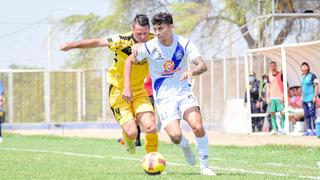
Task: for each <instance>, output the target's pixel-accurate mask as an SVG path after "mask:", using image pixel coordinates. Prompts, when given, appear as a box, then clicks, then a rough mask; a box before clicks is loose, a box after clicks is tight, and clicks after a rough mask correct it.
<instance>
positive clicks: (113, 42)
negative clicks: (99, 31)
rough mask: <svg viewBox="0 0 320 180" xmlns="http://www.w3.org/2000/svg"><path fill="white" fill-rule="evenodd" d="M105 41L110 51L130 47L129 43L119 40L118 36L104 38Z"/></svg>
mask: <svg viewBox="0 0 320 180" xmlns="http://www.w3.org/2000/svg"><path fill="white" fill-rule="evenodd" d="M106 40H107V41H108V44H109V48H110V49H111V50H116V49H124V48H126V47H128V46H130V45H131V44H130V42H129V41H126V40H123V39H121V38H120V34H115V35H112V36H109V37H106Z"/></svg>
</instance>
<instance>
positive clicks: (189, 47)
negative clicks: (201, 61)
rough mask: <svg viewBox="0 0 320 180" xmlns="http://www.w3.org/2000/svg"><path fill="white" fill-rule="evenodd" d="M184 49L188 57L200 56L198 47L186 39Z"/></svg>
mask: <svg viewBox="0 0 320 180" xmlns="http://www.w3.org/2000/svg"><path fill="white" fill-rule="evenodd" d="M185 50H186V52H187V54H188V58H189V59H194V58H196V57H199V56H201V55H200V52H199V50H198V48H197V47H196V46H195V45H194V44H193V43H192V42H191V41H188V43H187V44H186V47H185Z"/></svg>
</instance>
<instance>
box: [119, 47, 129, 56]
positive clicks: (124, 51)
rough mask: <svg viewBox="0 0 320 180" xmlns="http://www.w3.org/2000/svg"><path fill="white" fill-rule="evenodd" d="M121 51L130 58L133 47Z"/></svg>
mask: <svg viewBox="0 0 320 180" xmlns="http://www.w3.org/2000/svg"><path fill="white" fill-rule="evenodd" d="M121 51H122V52H123V53H125V54H126V55H128V56H130V54H131V53H132V49H131V47H126V48H124V49H122V50H121Z"/></svg>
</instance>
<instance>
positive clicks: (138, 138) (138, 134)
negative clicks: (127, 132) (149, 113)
mask: <svg viewBox="0 0 320 180" xmlns="http://www.w3.org/2000/svg"><path fill="white" fill-rule="evenodd" d="M137 129H138V133H137V137H136V141H135V145H136V146H141V139H140V135H141V128H140V125H139V124H138V125H137Z"/></svg>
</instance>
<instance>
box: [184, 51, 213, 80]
mask: <svg viewBox="0 0 320 180" xmlns="http://www.w3.org/2000/svg"><path fill="white" fill-rule="evenodd" d="M192 64H194V65H195V66H194V67H193V69H192V70H191V71H188V72H185V73H183V74H182V77H181V80H182V81H183V80H186V79H189V80H191V78H192V76H197V75H200V74H202V73H204V72H206V71H207V65H206V63H205V62H204V61H203V59H202V57H201V56H198V57H196V58H194V59H193V60H192Z"/></svg>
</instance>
